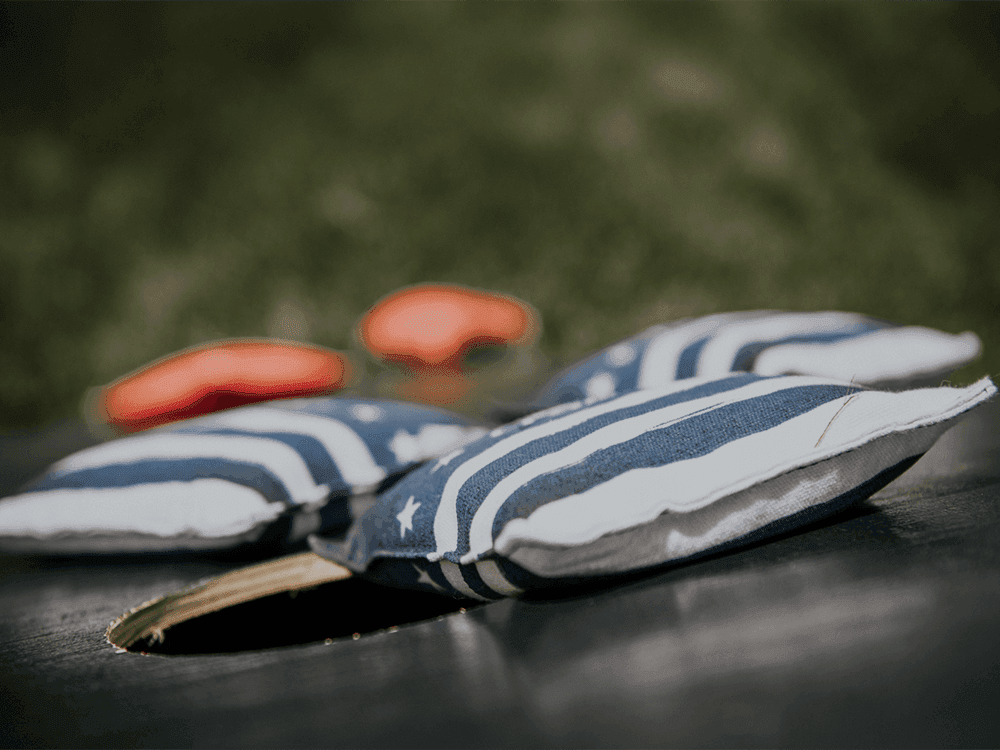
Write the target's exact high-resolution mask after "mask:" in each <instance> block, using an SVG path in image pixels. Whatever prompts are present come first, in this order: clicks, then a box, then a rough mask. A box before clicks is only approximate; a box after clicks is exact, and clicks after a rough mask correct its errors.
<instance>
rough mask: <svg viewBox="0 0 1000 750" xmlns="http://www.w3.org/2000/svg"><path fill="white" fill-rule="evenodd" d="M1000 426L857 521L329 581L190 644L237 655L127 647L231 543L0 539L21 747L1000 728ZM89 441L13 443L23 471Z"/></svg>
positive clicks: (0, 735) (903, 734)
mask: <svg viewBox="0 0 1000 750" xmlns="http://www.w3.org/2000/svg"><path fill="white" fill-rule="evenodd" d="M998 427H1000V409H998V407H997V404H990V405H988V406H987V407H985V408H984V409H982V410H980V411H979V412H976V413H974V414H973V415H971V416H970V417H969V418H968V419H967V420H966V421H965V422H963V423H962V424H960V425H959V426H958V427H956V428H955V429H954V430H952V431H951V432H950V433H948V434H947V435H946V436H945V437H944V438H943V439H942V441H941V442H940V443H939V444H938V445H937V446H936V447H935V448H934V450H933V451H932V452H931V453H929V454H928V455H927V456H926V457H925V458H924V459H923V460H922V461H921V462H920V463H918V464H917V465H916V466H915V467H914V468H913V469H912V470H911V471H910V472H908V473H907V474H906V475H904V476H903V477H901V478H900V479H899V480H897V481H896V482H895V483H894V484H892V485H890V486H889V487H888V488H886V489H885V490H883V491H882V492H880V493H879V494H878V495H876V496H875V497H874V498H872V499H871V500H869V501H868V502H866V503H864V504H862V505H861V506H859V507H857V508H855V509H852V510H851V511H849V512H847V513H845V514H843V515H840V516H838V517H836V518H833V519H830V520H828V521H827V522H824V523H822V524H819V525H816V526H813V527H810V528H808V529H806V530H804V531H802V532H800V533H797V534H792V535H787V536H785V537H782V538H780V539H777V540H775V541H772V542H770V543H767V544H761V545H758V546H756V547H753V548H749V549H746V550H743V551H741V552H738V553H733V554H728V555H724V556H718V557H715V558H711V559H707V560H704V561H701V562H698V563H696V564H691V565H687V566H683V567H678V568H675V569H672V570H666V571H660V572H658V573H655V574H651V575H647V576H645V577H640V578H637V579H634V580H631V581H628V582H626V583H624V584H622V585H620V586H616V587H612V588H606V589H603V590H592V591H586V592H577V593H576V594H574V595H573V596H570V597H566V598H562V599H558V600H509V601H503V602H498V603H495V604H489V605H485V606H479V607H470V608H469V609H468V610H466V611H464V612H451V613H448V614H444V615H442V616H439V617H435V618H433V619H430V620H423V621H416V622H411V621H412V620H418V618H420V617H427V616H430V615H434V614H440V612H441V611H444V610H443V609H438V610H435V609H434V607H439V608H440V606H441V605H440V603H439V602H438V601H437V600H434V602H433V603H431V604H430V605H428V604H426V602H424V601H422V600H421V601H417V600H412V601H407V602H404V603H403V604H400V605H399V606H397V607H396V608H395V609H392V608H389V609H385V607H384V606H383V609H382V610H379V606H382V605H381V604H380V602H382V601H383V600H382V598H381V597H382V596H383V594H382V593H381V591H380V590H377V589H375V588H374V587H368V588H364V587H362V588H360V589H357V590H353V591H352V592H350V596H346V595H345V596H338V594H337V590H335V589H332V588H329V589H327V588H324V589H319V590H317V591H315V592H312V593H311V594H309V595H306V594H302V595H300V596H299V597H296V598H295V599H291V598H289V597H288V596H287V595H282V596H284V599H283V600H282V599H280V597H279V598H276V599H275V600H269V601H268V602H262V603H260V605H259V606H258V607H257V609H248V610H246V611H244V612H243V613H242V614H240V616H239V617H238V618H232V617H231V618H229V620H216V621H214V622H203V623H201V624H199V625H198V628H200V630H198V629H197V628H195V623H192V624H191V626H192V628H194V629H193V630H191V631H190V632H189V633H188V634H187V635H183V634H180V628H178V637H177V638H175V639H174V644H175V646H176V647H177V648H179V649H180V650H181V651H183V650H185V649H188V650H190V649H192V648H196V647H197V644H199V643H200V644H202V646H204V645H205V644H208V646H207V648H208V649H209V650H213V649H214V650H227V649H229V650H232V649H247V648H251V649H255V650H237V651H236V652H235V653H215V654H194V655H192V654H183V653H182V654H176V655H156V654H150V655H148V656H143V655H141V654H133V653H125V654H117V653H115V651H114V650H113V649H112V648H111V647H110V646H109V645H108V644H107V643H106V642H105V640H104V630H105V628H106V627H107V625H108V622H109V621H110V620H112V619H113V618H115V617H116V616H118V615H119V614H121V613H122V612H123V611H124V610H126V609H128V608H130V607H132V606H135V605H137V604H139V603H141V602H143V601H145V600H147V599H150V598H153V597H156V596H159V595H161V594H164V593H167V592H168V591H171V590H173V589H176V588H179V587H181V586H184V585H186V584H188V583H191V582H194V581H196V580H199V579H201V578H204V577H206V576H210V575H214V574H216V573H219V572H222V571H224V570H227V569H229V568H231V567H233V566H234V565H235V564H236V563H235V562H234V561H232V560H225V559H214V560H213V559H207V558H197V559H196V558H169V557H166V558H152V559H133V560H121V559H119V560H90V561H54V560H38V559H28V558H0V744H3V745H7V746H38V745H43V746H72V747H81V746H105V747H114V746H129V747H133V746H150V745H152V746H199V747H200V746H231V745H236V746H279V745H280V746H312V745H320V746H341V745H343V746H399V747H414V746H427V745H433V746H506V745H529V746H537V745H543V746H605V745H610V746H627V747H642V746H693V747H694V746H697V747H700V746H759V745H766V746H787V745H793V746H819V745H822V746H857V745H876V746H907V747H913V746H934V747H939V746H964V747H968V746H992V747H996V746H997V745H998V744H1000V710H998V709H1000V638H998V636H1000V434H998ZM86 441H87V438H86V436H85V434H84V432H83V431H82V428H81V427H80V426H79V425H74V424H66V425H61V426H59V427H56V428H53V429H50V430H47V431H44V432H41V433H35V434H22V435H17V436H8V437H5V438H2V439H0V448H2V451H3V453H2V456H0V474H2V477H3V489H5V490H6V489H9V488H10V487H11V486H12V485H14V484H16V483H17V482H19V481H20V480H21V479H23V478H24V477H25V476H26V475H28V474H31V473H32V472H34V471H37V470H39V469H41V468H42V467H43V466H44V464H45V463H46V462H47V461H49V460H51V459H53V458H56V457H58V456H59V455H61V454H63V453H66V452H68V451H70V450H72V449H75V448H77V447H79V446H81V445H83V444H85V443H86ZM445 605H448V603H445ZM369 606H370V607H371V608H372V609H373V610H375V611H377V612H378V614H377V616H374V617H368V618H367V619H365V616H364V614H365V613H364V612H363V610H366V608H368V607H369ZM206 619H207V618H206ZM359 623H360V624H359ZM391 624H398V625H399V627H398V628H397V629H394V630H389V631H385V630H382V631H377V632H370V633H366V634H363V635H362V636H361V637H360V638H356V639H355V638H353V637H351V636H346V637H341V635H340V634H341V633H347V632H350V631H351V629H352V628H353V627H355V626H357V627H358V629H359V630H368V629H371V628H379V627H385V626H387V625H391ZM180 627H183V626H180ZM171 632H173V631H168V641H170V640H171V635H170V634H171ZM326 636H331V637H330V639H329V640H324V638H326ZM333 636H336V637H333ZM185 639H186V640H185ZM296 641H299V643H297V645H284V646H278V644H281V643H293V644H295V643H296ZM303 641H305V642H303ZM268 646H271V647H270V648H269V647H268ZM203 650H204V648H203Z"/></svg>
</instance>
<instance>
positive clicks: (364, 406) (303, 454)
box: [0, 398, 485, 554]
mask: <svg viewBox="0 0 1000 750" xmlns="http://www.w3.org/2000/svg"><path fill="white" fill-rule="evenodd" d="M484 433H485V430H484V429H483V428H481V427H477V426H475V425H474V424H472V423H471V422H470V421H468V420H466V419H465V418H463V417H461V416H458V415H455V414H452V413H450V412H447V411H444V410H441V409H434V408H430V407H423V406H417V405H414V404H405V403H399V402H392V401H377V400H360V399H346V398H344V399H341V398H310V399H301V400H287V401H272V402H269V403H268V404H266V405H254V406H244V407H240V408H236V409H230V410H228V411H222V412H217V413H215V414H212V415H209V416H205V417H201V418H198V419H192V420H188V421H184V422H178V423H175V424H172V425H169V426H166V427H162V428H159V429H156V430H150V431H148V432H143V433H140V434H137V435H133V436H129V437H125V438H121V439H118V440H112V441H110V442H107V443H103V444H101V445H97V446H94V447H92V448H88V449H86V450H83V451H80V452H78V453H75V454H73V455H71V456H69V457H67V458H65V459H63V460H61V461H59V462H58V463H56V464H54V465H53V466H51V467H50V468H49V470H48V471H47V472H46V473H45V475H44V476H42V477H40V478H39V479H37V480H35V481H34V482H32V483H30V484H29V485H27V486H26V487H24V488H22V489H21V490H20V492H19V493H18V494H16V495H13V496H11V497H6V498H4V499H2V500H0V551H7V552H19V553H44V554H75V553H86V552H90V553H102V554H108V553H120V552H137V551H156V550H181V549H223V548H228V547H233V546H236V545H240V544H244V543H247V542H255V541H258V540H261V538H262V536H263V535H264V534H265V532H270V534H269V537H268V538H270V537H273V536H274V535H275V534H277V535H278V536H280V537H283V538H284V540H285V541H295V540H296V539H303V538H304V537H305V536H306V535H307V534H308V533H310V532H312V531H317V530H319V529H322V528H330V527H332V526H338V525H339V526H346V525H347V524H348V523H349V522H350V518H351V513H350V511H351V506H352V505H353V506H354V508H355V510H356V511H357V512H360V510H361V509H363V508H366V507H367V506H368V505H370V504H371V501H372V499H373V498H372V493H374V492H375V491H376V490H378V489H379V488H380V487H383V486H386V485H388V484H389V483H391V482H392V481H393V480H394V479H395V478H397V477H398V476H399V475H401V474H402V473H404V472H406V471H408V470H409V469H411V468H412V467H414V466H416V465H417V464H419V463H421V462H423V461H426V460H428V459H431V458H436V457H438V456H441V455H444V454H446V453H448V452H449V451H451V450H454V449H455V448H456V447H457V446H459V445H462V444H464V443H465V442H468V441H469V440H472V439H475V438H477V437H479V436H481V435H482V434H484Z"/></svg>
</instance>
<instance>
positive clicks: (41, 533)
mask: <svg viewBox="0 0 1000 750" xmlns="http://www.w3.org/2000/svg"><path fill="white" fill-rule="evenodd" d="M284 510H285V505H284V504H282V503H270V502H268V501H267V499H266V498H265V497H264V496H263V495H261V494H260V493H259V492H257V491H256V490H254V489H251V488H249V487H244V486H242V485H238V484H233V483H232V482H227V481H226V480H224V479H196V480H194V481H191V482H159V483H157V484H138V485H132V486H130V487H103V488H91V487H87V488H85V489H57V490H48V491H44V492H29V493H26V494H23V495H14V496H12V497H7V498H4V500H3V502H0V529H2V535H3V536H8V535H12V534H17V535H21V536H25V537H34V538H45V537H50V536H55V535H59V534H76V535H79V534H91V533H93V534H101V535H104V536H107V535H114V534H123V535H132V534H149V535H152V536H159V537H174V536H181V535H194V536H198V537H203V538H215V537H226V536H230V535H233V534H241V533H243V532H245V531H247V530H248V529H252V528H253V527H255V526H258V525H260V524H263V523H267V522H270V521H272V520H274V519H275V518H277V517H278V516H279V515H280V514H281V513H282V512H284Z"/></svg>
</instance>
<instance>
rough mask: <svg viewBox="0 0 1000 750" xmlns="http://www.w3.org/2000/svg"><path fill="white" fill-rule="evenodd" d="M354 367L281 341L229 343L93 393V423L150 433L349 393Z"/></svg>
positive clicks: (198, 349)
mask: <svg viewBox="0 0 1000 750" xmlns="http://www.w3.org/2000/svg"><path fill="white" fill-rule="evenodd" d="M354 373H355V368H354V367H353V366H352V364H351V362H350V360H349V358H348V357H347V355H344V354H342V353H340V352H335V351H332V350H330V349H325V348H323V347H319V346H312V345H308V344H300V343H297V342H293V341H281V340H278V339H229V340H223V341H215V342H210V343H207V344H201V345H199V346H195V347H192V348H190V349H185V350H183V351H180V352H176V353H174V354H170V355H168V356H166V357H163V358H162V359H158V360H156V361H155V362H151V363H150V364H148V365H145V366H144V367H141V368H139V369H138V370H136V371H135V372H132V373H129V374H128V375H125V376H124V377H121V378H119V379H118V380H116V381H114V382H113V383H111V384H109V385H106V386H104V387H101V388H96V389H94V391H92V392H91V394H90V396H89V398H88V404H87V416H88V419H89V420H90V421H91V423H97V424H99V425H109V426H110V427H111V428H113V429H114V430H115V431H117V432H138V431H139V430H146V429H149V428H150V427H156V426H158V425H162V424H166V423H168V422H173V421H176V420H179V419H187V418H189V417H196V416H199V415H202V414H209V413H211V412H215V411H220V410H222V409H229V408H231V407H234V406H241V405H243V404H252V403H256V402H259V401H269V400H271V399H278V398H295V397H305V396H318V395H323V394H329V393H333V392H335V391H338V390H340V389H342V388H344V387H345V386H346V385H347V384H348V383H349V382H350V380H351V379H352V377H353V376H354Z"/></svg>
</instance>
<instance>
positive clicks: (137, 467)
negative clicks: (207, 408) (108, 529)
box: [22, 457, 295, 511]
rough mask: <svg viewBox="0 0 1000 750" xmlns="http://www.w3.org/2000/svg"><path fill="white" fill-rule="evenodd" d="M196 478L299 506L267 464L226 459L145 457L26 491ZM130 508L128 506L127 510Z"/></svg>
mask: <svg viewBox="0 0 1000 750" xmlns="http://www.w3.org/2000/svg"><path fill="white" fill-rule="evenodd" d="M195 479H223V480H225V481H227V482H232V483H233V484H239V485H242V486H244V487H249V488H251V489H254V490H257V491H258V492H259V493H261V494H262V495H263V496H264V497H265V498H267V499H268V500H270V501H271V502H281V503H285V504H287V505H295V503H294V502H293V501H292V498H291V496H290V495H289V493H288V490H287V489H286V488H285V485H284V484H282V483H281V482H280V481H279V480H278V478H277V477H275V476H274V475H272V474H271V473H270V472H269V471H268V470H267V469H266V468H265V467H264V466H261V465H259V464H254V463H241V462H238V461H231V460H228V459H224V458H218V457H208V458H181V459H173V458H172V459H145V460H142V461H135V462H132V463H126V464H113V465H111V466H100V467H95V468H90V469H81V470H79V471H74V472H71V473H68V474H55V475H48V476H45V477H42V479H40V480H38V481H37V482H35V483H33V484H31V485H29V486H28V487H26V488H25V489H24V490H22V492H24V493H30V492H45V491H49V490H57V489H88V488H105V487H139V486H141V485H146V484H161V483H166V482H191V481H193V480H195ZM124 510H127V509H123V511H124Z"/></svg>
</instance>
